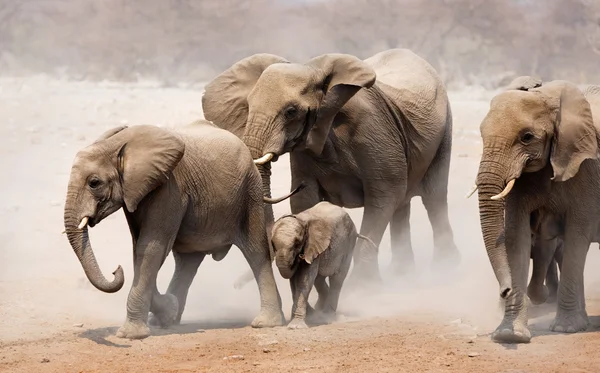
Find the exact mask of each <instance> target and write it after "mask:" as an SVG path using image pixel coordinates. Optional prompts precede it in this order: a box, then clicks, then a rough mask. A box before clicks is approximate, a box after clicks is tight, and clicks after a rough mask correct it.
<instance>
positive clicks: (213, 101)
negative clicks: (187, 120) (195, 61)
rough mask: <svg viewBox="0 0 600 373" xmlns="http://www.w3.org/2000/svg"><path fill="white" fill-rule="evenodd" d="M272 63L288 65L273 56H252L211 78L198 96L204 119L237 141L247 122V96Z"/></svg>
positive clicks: (285, 61) (284, 60)
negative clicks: (200, 98)
mask: <svg viewBox="0 0 600 373" xmlns="http://www.w3.org/2000/svg"><path fill="white" fill-rule="evenodd" d="M275 63H289V62H288V61H287V60H286V59H285V58H283V57H280V56H276V55H274V54H268V53H259V54H254V55H252V56H250V57H246V58H244V59H242V60H240V61H238V62H236V63H235V64H234V65H233V66H231V67H230V68H229V69H227V70H225V71H224V72H222V73H221V74H220V75H218V76H217V77H216V78H214V79H213V80H212V81H211V82H210V83H208V85H207V86H206V87H205V88H204V94H203V95H202V110H203V111H204V118H205V119H207V120H209V121H211V122H213V123H214V124H216V125H217V126H219V127H221V128H223V129H226V130H228V131H229V132H233V133H234V134H235V135H236V136H238V137H239V138H241V137H242V135H243V134H244V127H245V126H246V120H247V119H248V101H247V97H248V94H249V93H250V91H252V89H253V88H254V85H255V84H256V81H257V80H258V78H259V77H260V76H261V74H262V73H263V71H264V70H265V69H266V68H267V67H269V66H270V65H272V64H275Z"/></svg>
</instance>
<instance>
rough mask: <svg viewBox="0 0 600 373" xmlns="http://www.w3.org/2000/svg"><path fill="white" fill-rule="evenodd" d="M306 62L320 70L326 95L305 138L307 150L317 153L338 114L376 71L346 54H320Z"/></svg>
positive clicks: (369, 82) (371, 82) (370, 80)
mask: <svg viewBox="0 0 600 373" xmlns="http://www.w3.org/2000/svg"><path fill="white" fill-rule="evenodd" d="M306 65H308V66H311V67H314V68H317V69H319V70H320V71H322V77H321V84H322V87H323V92H324V93H325V95H324V98H323V100H322V102H321V104H320V107H319V110H318V113H317V116H316V119H315V123H314V124H313V125H312V127H311V129H310V131H309V133H308V136H307V139H306V147H307V149H309V150H310V151H311V152H313V153H314V154H316V155H320V154H321V152H322V151H323V147H324V146H325V140H327V136H328V134H329V131H330V129H331V125H332V123H333V119H334V118H335V116H336V115H337V113H338V112H339V111H340V109H341V108H342V107H343V106H344V105H345V104H346V102H348V100H350V98H352V96H354V95H355V94H356V93H357V92H358V90H360V89H361V88H370V87H371V86H373V84H375V79H376V74H375V70H373V68H372V67H371V66H369V65H368V64H367V63H365V62H364V61H362V60H360V59H359V58H357V57H355V56H352V55H349V54H337V53H332V54H325V55H321V56H318V57H315V58H313V59H312V60H310V61H308V62H307V63H306Z"/></svg>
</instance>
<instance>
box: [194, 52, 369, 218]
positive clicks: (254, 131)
mask: <svg viewBox="0 0 600 373" xmlns="http://www.w3.org/2000/svg"><path fill="white" fill-rule="evenodd" d="M374 83H375V71H374V70H373V69H372V68H371V67H370V66H369V65H368V64H366V63H365V62H363V61H362V60H360V59H358V58H356V57H354V56H351V55H347V54H325V55H322V56H318V57H315V58H313V59H311V60H309V61H308V62H306V63H304V64H297V63H290V62H288V61H287V60H285V59H284V58H283V57H279V56H275V55H272V54H255V55H252V56H250V57H247V58H244V59H242V60H240V61H238V62H237V63H235V64H234V65H233V66H231V67H230V68H229V69H228V70H226V71H224V72H223V73H221V74H220V75H218V76H217V77H216V78H215V79H214V80H213V81H211V82H210V83H209V84H208V85H207V86H206V88H205V92H204V95H203V96H202V108H203V110H204V117H205V118H206V119H208V120H210V121H212V122H213V123H214V124H216V125H217V126H219V127H221V128H224V129H227V130H229V131H231V132H233V133H234V134H236V135H237V136H238V137H240V138H242V140H243V141H244V143H245V144H246V145H247V146H248V147H249V149H250V152H251V154H252V157H253V158H254V162H255V163H256V164H257V165H258V168H259V171H260V172H261V175H262V178H263V188H264V193H265V196H268V197H270V195H271V194H270V167H271V166H270V162H271V161H276V160H277V157H278V156H280V155H282V154H284V153H287V152H290V151H292V150H294V149H308V150H309V151H311V152H312V153H313V154H315V155H317V156H318V155H320V154H321V153H322V151H323V147H324V145H325V142H326V140H327V137H328V134H329V131H330V129H331V125H332V122H333V119H334V117H335V116H336V115H337V114H338V112H339V111H340V109H341V108H342V106H344V104H346V102H347V101H348V100H350V98H352V96H354V95H355V94H356V92H358V90H360V89H361V88H368V87H371V86H372V85H373V84H374ZM270 214H271V221H272V212H271V213H270Z"/></svg>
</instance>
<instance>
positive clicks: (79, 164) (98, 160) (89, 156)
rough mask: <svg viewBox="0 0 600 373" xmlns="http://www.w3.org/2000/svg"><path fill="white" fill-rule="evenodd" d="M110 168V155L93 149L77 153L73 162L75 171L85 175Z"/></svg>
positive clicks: (85, 149)
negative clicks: (103, 168)
mask: <svg viewBox="0 0 600 373" xmlns="http://www.w3.org/2000/svg"><path fill="white" fill-rule="evenodd" d="M108 166H110V158H109V157H108V155H107V154H105V153H103V152H99V151H98V150H97V149H95V148H91V147H90V148H84V149H81V150H80V151H79V152H77V154H76V155H75V160H74V161H73V170H77V171H79V172H84V173H91V172H98V170H99V169H101V168H102V167H108Z"/></svg>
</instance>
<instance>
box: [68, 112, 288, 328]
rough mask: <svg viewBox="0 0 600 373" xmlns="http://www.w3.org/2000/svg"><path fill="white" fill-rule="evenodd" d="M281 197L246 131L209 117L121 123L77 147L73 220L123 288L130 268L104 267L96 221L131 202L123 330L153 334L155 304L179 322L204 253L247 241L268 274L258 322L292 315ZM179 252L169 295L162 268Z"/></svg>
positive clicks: (78, 243)
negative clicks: (265, 190)
mask: <svg viewBox="0 0 600 373" xmlns="http://www.w3.org/2000/svg"><path fill="white" fill-rule="evenodd" d="M296 191H297V190H295V191H293V192H292V193H294V192H296ZM283 198H285V197H283ZM281 200H282V198H280V199H265V198H264V197H263V195H262V183H261V180H260V175H259V173H258V171H257V170H256V167H255V166H254V165H253V163H252V158H251V157H250V152H249V151H248V148H247V147H246V146H245V145H244V144H243V143H242V141H241V140H240V139H238V138H237V137H236V136H234V135H233V134H231V133H230V132H228V131H225V130H223V129H220V128H217V127H216V126H214V125H212V124H210V123H208V122H206V121H199V122H196V123H194V124H192V125H190V126H187V127H183V128H177V129H176V130H167V129H163V128H160V127H156V126H149V125H146V126H132V127H116V128H113V129H110V130H108V131H106V132H105V133H104V134H102V135H101V136H100V137H99V138H98V139H97V140H96V141H95V142H94V143H93V144H91V145H89V146H87V147H85V148H84V149H82V150H80V151H79V152H78V153H77V156H76V157H75V160H74V162H73V166H72V168H71V175H70V178H69V186H68V191H67V199H66V203H65V211H64V223H65V231H66V234H67V236H68V239H69V242H70V244H71V246H72V248H73V251H74V252H75V254H76V255H77V257H78V259H79V260H80V262H81V265H82V267H83V269H84V271H85V274H86V276H87V278H88V279H89V280H90V282H91V283H92V284H93V285H94V286H95V287H96V288H98V289H99V290H102V291H104V292H107V293H113V292H116V291H118V290H120V289H121V287H122V286H123V282H124V277H123V269H122V268H121V266H119V267H118V268H117V269H116V270H115V272H113V274H114V275H115V279H114V280H113V281H109V280H108V279H106V278H105V277H104V275H103V274H102V272H101V271H100V269H99V268H98V263H97V262H96V258H95V256H94V252H93V250H92V246H91V243H90V239H89V235H88V226H89V227H94V226H95V225H97V224H99V223H100V222H101V221H102V220H103V219H105V218H106V217H108V216H109V215H111V214H112V213H114V212H115V211H117V210H119V209H120V208H121V207H122V208H123V211H124V212H125V217H126V218H127V223H128V225H129V230H130V231H131V236H132V240H133V264H134V265H133V267H134V275H133V283H132V287H131V290H130V292H129V296H128V298H127V318H126V320H125V323H124V324H123V326H122V327H121V328H120V329H119V330H118V331H117V336H118V337H123V338H130V339H134V338H144V337H147V336H148V335H149V334H150V330H149V328H148V325H147V321H148V313H149V312H152V314H153V316H154V321H155V322H156V323H157V324H159V325H161V326H163V327H168V326H170V325H172V324H173V323H178V322H179V321H180V319H181V315H182V313H183V310H184V307H185V302H186V298H187V294H188V290H189V287H190V285H191V283H192V280H193V279H194V276H195V275H196V272H197V270H198V267H199V266H200V263H202V261H203V260H204V257H205V256H206V255H211V254H212V256H213V259H215V260H221V259H223V257H224V256H225V255H226V254H227V253H228V251H229V249H230V248H231V245H232V244H234V245H236V246H237V247H239V248H240V250H241V251H242V253H243V254H244V257H245V258H246V260H247V261H248V263H249V265H250V267H251V268H252V272H253V274H254V277H255V278H256V281H257V283H258V290H259V293H260V300H261V311H260V314H259V315H258V316H257V317H256V318H255V319H254V320H253V321H252V326H254V327H271V326H278V325H282V324H283V322H284V318H283V313H282V309H281V298H280V296H279V292H278V291H277V286H276V284H275V278H274V276H273V271H272V267H271V265H270V263H271V262H270V258H269V250H268V247H269V245H268V241H267V234H266V231H265V216H264V209H263V202H267V203H277V202H279V201H281ZM169 252H172V253H173V257H174V259H175V273H174V275H173V278H172V280H171V283H170V284H169V287H168V289H167V294H166V295H161V294H159V292H158V289H157V286H156V277H157V274H158V271H159V269H160V267H161V266H162V264H163V263H164V260H165V258H166V257H167V255H168V254H169Z"/></svg>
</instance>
